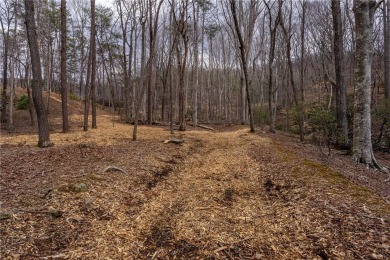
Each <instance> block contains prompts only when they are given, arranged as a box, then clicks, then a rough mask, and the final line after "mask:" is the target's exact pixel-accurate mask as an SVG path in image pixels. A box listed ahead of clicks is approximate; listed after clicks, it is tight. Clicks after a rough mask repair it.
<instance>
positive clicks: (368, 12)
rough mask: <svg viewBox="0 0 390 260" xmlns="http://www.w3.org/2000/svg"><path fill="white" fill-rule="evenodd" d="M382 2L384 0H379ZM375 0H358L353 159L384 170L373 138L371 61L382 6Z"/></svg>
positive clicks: (355, 1)
mask: <svg viewBox="0 0 390 260" xmlns="http://www.w3.org/2000/svg"><path fill="white" fill-rule="evenodd" d="M379 3H380V2H379ZM379 3H377V2H376V1H375V0H354V6H353V11H354V14H355V30H356V70H355V80H356V84H355V100H354V112H355V113H354V120H353V146H352V159H353V160H355V161H357V162H361V163H364V164H367V165H370V166H374V167H376V168H379V169H380V170H382V171H384V172H388V169H387V168H385V167H383V166H381V165H379V164H378V163H377V161H376V159H375V156H374V152H373V149H372V142H371V64H372V53H373V46H372V30H373V19H374V14H375V11H376V9H377V8H378V6H379Z"/></svg>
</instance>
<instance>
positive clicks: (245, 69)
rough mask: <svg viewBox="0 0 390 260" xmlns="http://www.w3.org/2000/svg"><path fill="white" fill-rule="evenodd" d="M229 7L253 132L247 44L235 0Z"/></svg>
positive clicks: (252, 130)
mask: <svg viewBox="0 0 390 260" xmlns="http://www.w3.org/2000/svg"><path fill="white" fill-rule="evenodd" d="M230 7H231V11H232V16H233V22H234V27H235V30H236V34H237V37H238V42H239V44H240V46H239V48H240V58H241V64H242V70H243V73H244V80H245V90H246V99H247V104H248V113H249V125H250V132H251V133H254V132H255V124H254V122H253V113H252V105H251V98H250V92H249V85H250V83H249V75H248V59H247V52H246V50H245V49H246V48H248V46H247V45H246V44H244V40H243V38H242V33H241V28H240V26H239V24H238V19H237V10H236V1H235V0H231V1H230ZM250 40H251V39H250Z"/></svg>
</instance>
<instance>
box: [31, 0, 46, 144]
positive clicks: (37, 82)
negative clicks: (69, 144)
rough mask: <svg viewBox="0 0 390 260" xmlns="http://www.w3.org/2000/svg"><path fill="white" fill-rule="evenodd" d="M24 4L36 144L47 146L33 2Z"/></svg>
mask: <svg viewBox="0 0 390 260" xmlns="http://www.w3.org/2000/svg"><path fill="white" fill-rule="evenodd" d="M24 6H25V12H26V13H25V19H26V28H27V39H28V45H29V48H30V57H31V65H32V73H33V81H32V96H33V101H34V106H35V111H36V113H37V120H38V146H39V147H48V146H51V145H52V143H51V142H50V134H49V124H48V120H47V113H46V109H45V104H44V101H43V97H42V86H43V81H42V69H41V60H40V57H39V48H38V39H37V29H36V25H35V14H34V13H35V12H34V2H33V1H30V0H25V1H24Z"/></svg>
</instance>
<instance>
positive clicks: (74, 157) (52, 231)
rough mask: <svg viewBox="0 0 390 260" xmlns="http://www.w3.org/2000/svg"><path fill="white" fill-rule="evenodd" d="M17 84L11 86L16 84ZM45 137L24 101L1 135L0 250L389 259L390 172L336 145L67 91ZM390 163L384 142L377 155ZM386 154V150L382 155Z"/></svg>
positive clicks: (32, 255) (23, 255) (14, 254)
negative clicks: (141, 111) (65, 118)
mask: <svg viewBox="0 0 390 260" xmlns="http://www.w3.org/2000/svg"><path fill="white" fill-rule="evenodd" d="M18 93H20V92H18ZM69 105H70V113H71V115H72V116H71V125H72V131H71V132H70V133H66V134H63V133H61V110H60V98H59V96H58V95H56V94H51V109H50V126H51V139H52V141H53V143H54V146H53V147H50V148H45V149H40V148H38V147H36V143H37V136H36V130H35V129H34V128H33V127H31V126H28V125H27V124H28V122H29V116H28V111H16V114H15V128H14V130H13V131H12V132H8V131H6V130H2V132H1V141H0V144H1V146H0V156H1V166H0V234H1V236H0V258H1V259H77V258H79V259H96V258H98V259H100V258H105V259H110V258H111V259H303V258H310V259H330V258H331V259H359V258H361V259H389V258H390V247H389V245H390V205H389V201H390V182H388V181H387V180H388V177H389V176H388V175H386V174H382V173H379V172H376V171H374V170H371V169H365V167H364V166H362V165H360V164H354V163H352V162H351V161H350V159H349V158H348V157H347V156H345V155H341V154H338V153H337V152H336V151H333V152H332V153H331V155H330V156H328V157H327V156H325V155H323V154H322V153H321V151H320V150H319V148H317V147H316V146H313V145H311V144H310V143H304V144H301V143H299V142H298V140H297V138H296V137H292V136H286V135H282V134H268V133H267V132H266V131H264V130H262V129H257V132H256V133H255V134H250V133H249V129H248V128H247V127H245V126H229V127H228V126H226V127H222V126H213V127H215V129H216V131H208V130H205V129H200V128H193V127H192V128H191V127H190V128H189V130H188V131H186V132H176V134H175V135H174V137H176V138H180V139H182V140H183V141H184V142H183V143H182V144H179V145H177V144H174V143H167V144H166V143H164V140H167V139H169V138H170V137H171V136H170V134H169V129H168V127H161V126H140V128H139V141H137V142H133V141H131V134H132V126H131V125H128V124H123V123H121V122H119V119H118V117H117V116H116V115H112V114H110V113H109V112H107V111H103V110H98V129H91V130H89V131H88V132H83V131H82V104H81V103H80V102H78V101H70V103H69ZM377 156H378V157H379V158H380V159H381V161H382V162H384V163H387V166H390V165H389V162H390V158H389V157H388V155H386V154H378V155H377ZM386 156H387V157H386Z"/></svg>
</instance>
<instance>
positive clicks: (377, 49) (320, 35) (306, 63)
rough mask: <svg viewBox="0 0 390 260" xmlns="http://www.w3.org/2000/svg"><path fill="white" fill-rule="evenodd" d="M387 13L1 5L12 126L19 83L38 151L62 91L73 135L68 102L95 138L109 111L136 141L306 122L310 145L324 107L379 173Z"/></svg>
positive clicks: (387, 82)
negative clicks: (378, 113)
mask: <svg viewBox="0 0 390 260" xmlns="http://www.w3.org/2000/svg"><path fill="white" fill-rule="evenodd" d="M378 10H380V11H378ZM389 14H390V0H377V1H375V0H354V1H353V3H352V2H351V1H348V0H323V1H306V0H299V1H293V0H263V1H258V0H165V1H164V0H112V1H111V3H110V4H109V5H104V6H103V5H99V4H98V5H96V6H95V0H91V1H84V0H67V1H66V0H61V1H60V0H24V2H22V0H3V1H2V3H0V15H1V19H0V21H1V31H2V38H1V41H2V46H3V48H2V56H3V64H2V71H3V79H2V81H3V82H2V83H3V84H2V85H3V90H2V113H1V116H2V121H3V122H4V121H5V120H8V123H9V126H10V127H12V106H13V103H12V102H13V89H14V87H15V86H16V85H22V86H24V87H25V88H26V89H27V90H29V89H30V87H31V89H32V98H33V101H34V106H35V110H36V115H37V119H38V126H39V145H40V146H47V145H50V139H49V133H48V131H47V129H48V127H47V110H48V106H49V104H48V102H49V100H47V101H45V100H44V99H43V98H42V90H45V91H47V92H48V93H50V91H58V92H61V93H62V99H63V130H64V131H65V132H66V131H68V130H69V120H68V113H67V102H66V101H67V99H68V97H67V95H68V94H69V95H71V97H73V98H76V97H77V98H79V99H81V100H83V101H84V104H85V116H84V130H85V131H86V130H88V124H89V120H88V115H89V108H90V107H92V127H97V122H96V104H97V103H100V104H102V105H105V106H109V107H111V108H112V109H114V110H116V111H118V113H120V114H121V115H122V117H123V120H125V121H126V122H132V123H134V131H133V139H134V140H136V139H137V124H138V121H139V120H142V121H143V122H145V123H147V124H152V123H153V122H156V121H169V122H170V125H171V131H173V125H174V124H175V123H177V124H178V125H179V129H180V130H186V123H187V120H190V121H191V122H192V124H193V125H198V123H199V122H214V123H218V122H229V123H242V124H247V123H249V125H250V129H251V131H254V127H255V124H268V125H269V127H270V131H271V132H274V131H275V130H276V129H278V128H282V129H285V130H291V129H294V127H295V126H296V128H297V132H299V134H300V139H301V140H302V141H303V139H304V137H305V134H307V133H306V132H307V122H309V120H308V117H309V115H308V111H309V110H310V108H312V107H313V106H316V107H320V108H321V110H326V111H329V113H331V114H333V115H334V117H335V122H336V127H335V129H336V130H335V133H336V134H335V136H336V138H335V141H336V142H337V143H339V144H340V145H342V146H352V154H353V158H354V159H355V160H357V161H361V162H364V163H367V164H370V165H374V166H375V165H376V166H378V165H377V163H376V161H375V158H374V156H373V152H372V141H371V135H372V134H371V113H372V105H371V101H372V100H375V101H376V102H377V101H378V102H379V101H381V100H387V101H388V100H389V99H390V79H389V77H390V76H389V75H390V72H389V70H390V65H389V63H390V58H389V55H390V54H389V53H390V51H389V48H390V47H389V46H390V44H389V37H390V33H389V28H390V21H389ZM30 70H31V71H32V73H30ZM31 74H32V75H31ZM31 76H32V79H33V80H32V81H31V83H30V78H31ZM30 85H31V86H30ZM7 91H8V92H10V93H9V95H8V96H9V97H7ZM28 93H30V92H29V91H28ZM350 93H353V94H354V95H353V96H354V101H353V104H354V109H353V111H354V118H353V120H352V119H351V116H349V115H348V102H347V99H348V96H349V95H350ZM7 100H9V102H8V103H9V106H8V107H9V109H8V110H7ZM30 103H31V102H30ZM386 108H387V110H386V111H385V113H384V115H385V116H384V121H383V124H382V130H383V129H385V128H386V127H387V129H388V124H389V123H388V121H389V114H390V112H389V111H390V109H389V106H387V107H386ZM31 111H32V110H31ZM31 115H32V113H31ZM32 120H33V117H32ZM352 121H353V122H352ZM44 125H46V126H44ZM45 129H46V130H45ZM387 131H388V130H387ZM382 132H383V131H381V134H382ZM350 133H352V138H351V134H350ZM387 134H388V132H387ZM378 167H379V166H378ZM383 170H385V169H383Z"/></svg>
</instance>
